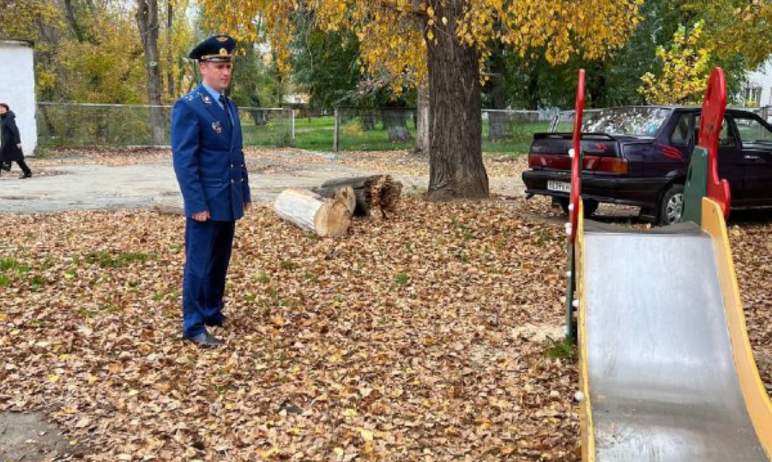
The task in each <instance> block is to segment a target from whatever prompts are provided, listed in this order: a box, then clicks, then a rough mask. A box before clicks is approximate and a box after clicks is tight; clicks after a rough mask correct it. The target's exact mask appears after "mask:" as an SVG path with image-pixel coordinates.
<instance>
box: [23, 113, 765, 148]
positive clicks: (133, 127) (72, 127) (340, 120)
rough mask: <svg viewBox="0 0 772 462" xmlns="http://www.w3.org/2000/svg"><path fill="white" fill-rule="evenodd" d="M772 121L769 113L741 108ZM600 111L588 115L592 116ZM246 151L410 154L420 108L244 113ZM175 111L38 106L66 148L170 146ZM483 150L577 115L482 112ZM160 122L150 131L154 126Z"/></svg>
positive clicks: (512, 144)
mask: <svg viewBox="0 0 772 462" xmlns="http://www.w3.org/2000/svg"><path fill="white" fill-rule="evenodd" d="M743 109H746V110H749V111H751V112H755V113H757V114H759V116H760V117H762V118H763V119H764V120H767V121H768V122H772V107H769V106H768V107H762V108H743ZM594 111H598V109H590V110H587V111H585V113H586V114H588V115H589V114H592V113H593V112H594ZM239 114H240V116H241V128H242V132H243V134H244V145H245V146H269V147H282V146H295V147H299V148H303V149H309V150H315V151H366V150H391V149H412V148H413V147H414V145H415V138H416V131H417V113H416V109H415V108H392V107H388V108H385V107H381V108H359V107H339V108H336V109H335V111H334V112H331V113H319V112H312V111H306V110H298V109H271V108H255V107H242V108H239ZM170 118H171V106H146V105H126V104H66V103H39V105H38V114H37V120H38V143H39V145H40V146H42V147H44V148H46V147H66V146H168V145H169V144H170V140H169V125H170ZM481 118H482V127H483V128H482V141H483V151H487V152H502V153H526V152H528V149H529V146H530V144H531V141H532V140H533V134H534V133H538V132H555V131H557V132H570V131H571V130H572V129H573V121H574V111H573V110H571V111H561V110H559V109H556V108H555V109H549V110H540V111H525V110H494V109H484V110H483V111H482V113H481ZM151 119H152V120H156V121H157V123H155V124H151V123H150V120H151Z"/></svg>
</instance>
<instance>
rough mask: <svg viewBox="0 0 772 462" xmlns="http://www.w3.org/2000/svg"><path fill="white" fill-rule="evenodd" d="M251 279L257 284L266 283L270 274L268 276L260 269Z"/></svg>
mask: <svg viewBox="0 0 772 462" xmlns="http://www.w3.org/2000/svg"><path fill="white" fill-rule="evenodd" d="M252 279H253V280H254V281H255V282H257V283H259V284H268V283H269V282H271V276H269V275H268V273H266V272H265V271H261V272H260V274H258V275H257V276H255V277H254V278H252Z"/></svg>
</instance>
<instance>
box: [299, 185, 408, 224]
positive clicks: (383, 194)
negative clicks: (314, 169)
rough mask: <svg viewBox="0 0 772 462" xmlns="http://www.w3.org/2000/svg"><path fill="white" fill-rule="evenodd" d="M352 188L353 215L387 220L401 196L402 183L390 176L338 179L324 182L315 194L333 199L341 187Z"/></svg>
mask: <svg viewBox="0 0 772 462" xmlns="http://www.w3.org/2000/svg"><path fill="white" fill-rule="evenodd" d="M346 186H349V187H351V188H353V190H354V194H355V196H356V208H355V209H354V215H359V216H369V217H372V218H375V219H380V218H387V217H388V215H389V214H392V213H394V212H395V211H396V208H397V204H398V203H399V198H400V195H401V194H402V183H401V182H400V181H396V180H394V179H393V178H392V177H391V175H371V176H363V177H354V178H339V179H334V180H329V181H326V182H324V183H323V184H322V186H320V187H319V188H316V189H314V191H315V192H317V193H318V194H320V195H321V196H323V197H328V198H331V197H335V194H336V193H337V192H338V190H340V189H341V188H343V187H346Z"/></svg>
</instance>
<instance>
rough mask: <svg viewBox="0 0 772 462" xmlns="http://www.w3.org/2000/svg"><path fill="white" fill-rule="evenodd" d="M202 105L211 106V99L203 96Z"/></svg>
mask: <svg viewBox="0 0 772 462" xmlns="http://www.w3.org/2000/svg"><path fill="white" fill-rule="evenodd" d="M204 103H206V104H212V98H210V97H208V96H204Z"/></svg>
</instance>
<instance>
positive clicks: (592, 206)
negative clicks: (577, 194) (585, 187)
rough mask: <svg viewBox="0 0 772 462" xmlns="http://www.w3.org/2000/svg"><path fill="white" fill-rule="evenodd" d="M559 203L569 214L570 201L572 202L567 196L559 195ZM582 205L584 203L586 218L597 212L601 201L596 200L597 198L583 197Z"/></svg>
mask: <svg viewBox="0 0 772 462" xmlns="http://www.w3.org/2000/svg"><path fill="white" fill-rule="evenodd" d="M556 199H557V203H558V204H560V208H561V209H563V212H564V213H566V214H568V203H569V202H570V201H569V199H568V198H567V197H558V198H556ZM582 203H583V204H582V205H584V216H585V218H588V217H591V216H592V214H593V213H595V211H596V210H598V206H599V205H600V203H599V202H598V201H596V200H595V199H582Z"/></svg>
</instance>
